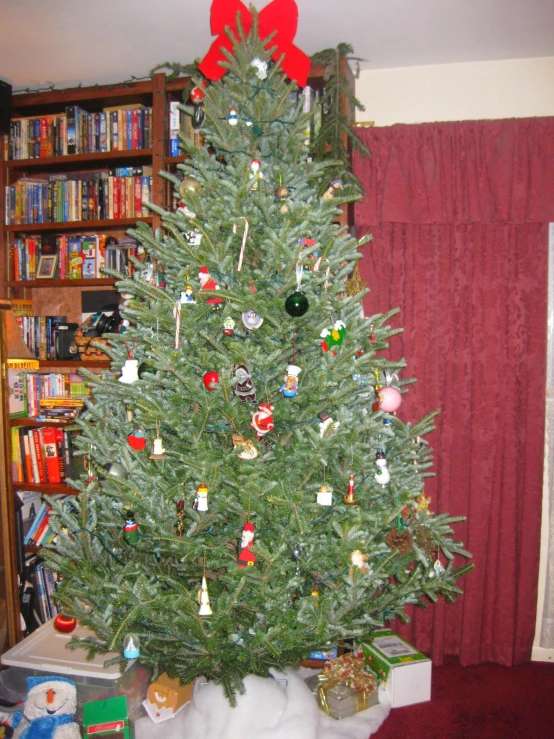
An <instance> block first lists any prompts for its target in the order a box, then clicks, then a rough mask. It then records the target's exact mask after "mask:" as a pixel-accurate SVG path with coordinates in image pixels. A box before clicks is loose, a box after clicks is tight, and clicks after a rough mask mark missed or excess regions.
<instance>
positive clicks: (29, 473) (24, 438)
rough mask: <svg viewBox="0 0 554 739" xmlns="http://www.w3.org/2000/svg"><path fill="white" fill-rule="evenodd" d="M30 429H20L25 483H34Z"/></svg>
mask: <svg viewBox="0 0 554 739" xmlns="http://www.w3.org/2000/svg"><path fill="white" fill-rule="evenodd" d="M28 431H29V430H28V429H25V428H20V429H19V442H20V449H21V460H22V467H23V474H24V477H25V482H33V463H32V459H31V445H30V443H29V434H28Z"/></svg>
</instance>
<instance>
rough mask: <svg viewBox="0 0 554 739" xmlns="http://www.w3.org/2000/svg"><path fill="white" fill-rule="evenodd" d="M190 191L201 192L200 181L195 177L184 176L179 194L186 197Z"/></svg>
mask: <svg viewBox="0 0 554 739" xmlns="http://www.w3.org/2000/svg"><path fill="white" fill-rule="evenodd" d="M188 192H193V193H194V194H195V195H199V194H200V183H199V182H198V180H196V179H195V178H194V177H183V179H182V180H181V184H180V185H179V195H180V196H181V197H182V198H184V197H185V195H186V194H187V193H188Z"/></svg>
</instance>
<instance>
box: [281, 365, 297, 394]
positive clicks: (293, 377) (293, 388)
mask: <svg viewBox="0 0 554 739" xmlns="http://www.w3.org/2000/svg"><path fill="white" fill-rule="evenodd" d="M301 372H302V370H301V369H300V367H297V366H296V365H294V364H289V366H288V368H287V374H286V375H285V382H284V383H283V384H282V385H281V388H280V390H281V392H282V393H283V395H284V397H285V398H294V396H295V395H296V393H297V392H298V375H299V374H300V373H301Z"/></svg>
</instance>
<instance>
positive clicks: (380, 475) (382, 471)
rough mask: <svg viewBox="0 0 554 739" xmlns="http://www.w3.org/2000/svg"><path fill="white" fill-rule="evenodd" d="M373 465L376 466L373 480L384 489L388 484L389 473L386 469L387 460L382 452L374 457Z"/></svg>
mask: <svg viewBox="0 0 554 739" xmlns="http://www.w3.org/2000/svg"><path fill="white" fill-rule="evenodd" d="M375 464H376V465H377V471H376V472H375V479H376V480H377V482H378V483H379V485H382V486H383V487H385V485H388V483H389V482H390V472H389V470H388V467H387V460H386V457H385V454H384V452H381V451H379V452H377V454H376V455H375Z"/></svg>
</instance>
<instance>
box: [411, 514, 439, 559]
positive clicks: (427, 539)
mask: <svg viewBox="0 0 554 739" xmlns="http://www.w3.org/2000/svg"><path fill="white" fill-rule="evenodd" d="M414 541H415V543H416V544H417V546H418V547H419V548H420V549H423V551H424V552H425V554H426V555H427V556H428V557H431V556H432V554H433V552H434V551H435V542H434V541H433V532H432V531H431V529H430V528H429V527H428V526H425V525H423V524H420V523H418V522H417V521H416V523H415V524H414Z"/></svg>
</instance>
